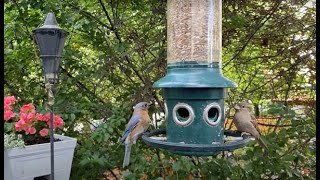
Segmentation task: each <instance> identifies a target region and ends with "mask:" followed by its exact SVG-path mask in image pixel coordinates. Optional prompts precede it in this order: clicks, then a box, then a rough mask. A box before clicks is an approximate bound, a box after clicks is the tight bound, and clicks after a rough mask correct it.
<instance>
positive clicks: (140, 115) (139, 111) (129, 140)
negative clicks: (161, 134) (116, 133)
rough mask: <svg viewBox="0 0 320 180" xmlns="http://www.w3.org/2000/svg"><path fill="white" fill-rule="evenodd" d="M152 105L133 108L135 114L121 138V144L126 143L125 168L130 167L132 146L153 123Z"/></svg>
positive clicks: (139, 104) (138, 105)
mask: <svg viewBox="0 0 320 180" xmlns="http://www.w3.org/2000/svg"><path fill="white" fill-rule="evenodd" d="M150 105H151V104H149V103H147V102H140V103H138V104H136V105H135V106H134V107H133V109H134V111H133V114H132V116H131V118H130V120H129V122H128V124H127V126H126V130H125V131H124V133H123V135H122V138H121V142H123V141H125V154H124V159H123V168H124V167H126V166H128V165H129V162H130V152H131V146H132V145H133V144H135V143H136V141H137V139H138V137H139V135H140V134H142V133H144V132H145V131H146V130H147V129H148V127H149V124H150V122H151V121H150V117H149V114H148V108H149V107H150Z"/></svg>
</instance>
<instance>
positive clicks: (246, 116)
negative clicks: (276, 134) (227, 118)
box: [233, 102, 267, 148]
mask: <svg viewBox="0 0 320 180" xmlns="http://www.w3.org/2000/svg"><path fill="white" fill-rule="evenodd" d="M234 108H235V109H236V113H235V114H234V117H233V122H234V125H235V126H236V128H237V129H238V131H241V132H243V133H249V134H250V135H252V136H253V137H254V138H255V139H256V141H257V142H258V143H259V145H260V146H261V147H263V148H267V145H266V144H265V143H264V142H263V140H262V139H261V137H260V133H259V131H258V128H257V127H258V125H257V122H256V118H255V117H254V116H253V114H252V107H251V105H250V104H249V103H246V102H240V103H238V104H236V105H235V106H234Z"/></svg>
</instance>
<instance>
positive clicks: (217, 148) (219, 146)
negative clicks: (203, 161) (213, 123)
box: [142, 129, 251, 156]
mask: <svg viewBox="0 0 320 180" xmlns="http://www.w3.org/2000/svg"><path fill="white" fill-rule="evenodd" d="M165 134H166V130H165V129H156V130H153V131H151V132H146V133H144V134H143V135H142V140H143V141H144V142H145V143H146V144H147V145H149V146H151V147H154V148H160V149H164V150H167V151H169V152H172V153H174V154H178V155H184V156H214V155H217V154H218V153H220V152H222V151H234V150H236V149H238V148H242V147H244V146H246V144H248V143H249V142H250V141H251V140H250V138H249V137H248V136H243V139H241V140H235V141H230V142H223V143H216V144H184V143H173V142H168V141H164V140H156V139H154V138H151V137H153V136H159V135H165ZM224 135H226V136H231V137H241V132H239V131H230V130H225V131H224Z"/></svg>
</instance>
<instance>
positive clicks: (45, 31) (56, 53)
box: [33, 13, 68, 180]
mask: <svg viewBox="0 0 320 180" xmlns="http://www.w3.org/2000/svg"><path fill="white" fill-rule="evenodd" d="M67 35H68V32H67V31H66V30H63V29H61V28H60V27H59V26H58V23H57V20H56V18H55V16H54V14H53V13H48V14H47V17H46V20H45V22H44V25H43V26H41V27H39V28H36V29H34V30H33V38H34V40H35V42H36V44H37V45H38V47H39V49H40V58H41V59H42V64H43V74H44V81H45V87H46V89H47V91H48V105H49V109H50V151H51V174H50V179H51V180H54V136H53V104H54V92H55V85H56V84H57V83H58V80H59V77H58V72H59V64H60V58H61V53H62V50H63V47H64V43H65V41H66V38H67Z"/></svg>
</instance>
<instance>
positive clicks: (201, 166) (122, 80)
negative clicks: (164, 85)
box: [4, 0, 316, 179]
mask: <svg viewBox="0 0 320 180" xmlns="http://www.w3.org/2000/svg"><path fill="white" fill-rule="evenodd" d="M4 9H5V10H4V12H5V13H4V22H5V24H4V31H5V34H4V53H5V62H4V64H5V70H4V77H5V78H4V83H5V95H15V96H16V97H17V98H19V102H20V103H21V104H24V103H27V102H33V103H34V104H37V105H39V106H44V105H45V100H46V93H45V88H44V85H43V77H42V70H41V64H40V63H41V62H40V60H39V55H38V50H37V48H36V46H35V45H34V43H33V39H32V30H33V29H34V28H36V27H38V26H40V25H42V23H43V21H44V17H45V15H46V14H47V13H48V12H53V13H55V15H56V18H57V21H58V23H59V25H60V26H61V27H62V28H64V29H67V30H68V31H69V32H70V35H69V36H68V39H67V42H66V47H65V49H64V54H63V55H64V58H63V61H62V64H61V67H60V70H61V73H60V84H59V86H58V92H57V95H56V99H57V100H56V105H55V112H56V113H57V114H60V115H61V117H62V118H63V119H64V120H65V122H66V124H65V127H66V129H65V130H64V131H63V132H59V133H65V134H66V135H68V136H73V137H77V139H78V143H79V144H78V146H77V148H76V152H75V158H74V161H73V168H72V174H71V178H72V179H92V178H97V179H99V178H102V177H103V176H106V175H104V174H103V173H104V172H105V171H107V172H108V173H109V175H110V176H111V177H116V176H117V174H116V173H115V172H119V171H121V173H122V175H123V177H126V178H136V179H138V178H142V179H143V178H144V179H148V178H149V179H178V178H182V179H185V178H187V177H189V178H190V177H191V176H193V177H199V176H200V177H203V178H212V177H216V178H218V179H228V178H229V179H257V178H267V179H268V178H269V179H272V178H274V179H276V178H280V179H281V178H285V179H290V178H291V179H297V178H300V179H302V178H307V179H308V178H310V179H315V141H314V139H315V103H313V102H314V101H315V84H316V80H315V77H316V72H315V43H316V35H315V29H316V28H315V27H316V26H315V1H311V0H310V1H306V0H283V1H275V0H274V1H272V0H266V1H261V0H258V1H229V0H225V1H223V63H222V64H223V69H222V70H223V73H224V75H225V76H227V77H229V78H230V79H232V80H234V81H235V82H236V83H237V84H238V85H239V87H238V88H235V89H230V90H229V93H228V97H227V99H226V105H227V107H233V105H234V103H236V102H238V101H240V100H251V101H252V102H253V104H254V105H255V107H256V108H255V109H256V114H257V115H259V114H260V111H259V109H258V107H259V105H260V106H261V105H263V104H264V105H268V104H270V103H271V102H273V101H272V100H278V101H279V100H280V102H281V103H280V104H273V105H272V106H270V107H269V108H270V111H269V112H267V113H264V114H266V115H268V116H281V117H283V119H289V120H292V126H291V127H290V128H289V129H281V130H280V132H278V133H275V132H274V133H270V134H268V135H267V136H266V137H265V138H264V139H266V140H267V142H268V144H269V145H270V152H269V154H268V156H263V153H262V151H261V149H260V148H259V147H257V146H255V145H254V143H252V144H250V145H249V146H248V147H246V148H244V149H241V150H237V151H236V152H234V153H233V154H231V155H230V154H229V155H225V154H224V155H219V156H218V157H217V158H211V157H207V158H190V157H180V156H176V155H173V154H170V153H167V152H165V151H161V150H156V149H152V148H149V147H147V146H146V145H145V144H143V143H142V142H139V143H138V144H137V145H136V146H135V147H134V148H133V150H132V151H133V152H132V157H131V162H132V164H133V165H131V166H129V168H128V169H127V170H123V169H121V168H120V167H121V164H122V158H123V146H118V141H119V138H120V137H121V135H122V131H123V130H124V128H125V127H124V126H125V124H126V122H127V120H128V118H129V117H130V113H131V110H132V106H133V104H135V103H136V102H138V101H142V100H147V101H150V100H151V101H154V102H157V103H158V106H157V107H156V108H155V109H152V110H151V111H152V112H163V107H162V104H163V103H162V101H163V100H162V96H161V93H160V91H159V90H156V89H153V88H152V84H153V83H154V82H155V81H156V80H158V79H159V78H160V77H162V76H164V74H165V72H166V16H165V13H166V1H159V0H139V1H126V0H123V1H114V0H96V1H86V0H78V1H67V0H61V1H57V0H52V1H41V0H33V1H28V0H7V1H5V4H4ZM298 97H304V98H307V101H303V102H304V104H303V105H305V106H306V107H307V108H306V109H305V111H304V112H303V115H304V116H302V117H301V116H297V115H295V114H292V112H291V111H290V108H291V107H292V105H293V104H295V103H297V102H298V100H299V99H298ZM299 102H300V101H299ZM300 104H301V103H300ZM152 112H151V113H152ZM226 114H227V116H230V115H232V114H233V112H232V111H230V108H227V113H226ZM93 119H104V123H103V124H102V125H101V126H100V127H99V128H97V129H96V131H94V132H91V130H90V128H89V126H90V121H91V120H93ZM79 123H82V124H83V125H84V127H83V130H82V132H81V133H80V132H79V131H77V130H75V127H76V126H78V125H79ZM157 125H158V124H154V126H153V127H151V129H152V128H155V127H156V126H157ZM111 170H113V171H112V173H113V174H112V173H111ZM308 171H309V172H308ZM305 172H308V173H305ZM110 173H111V174H110ZM117 178H119V177H117Z"/></svg>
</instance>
